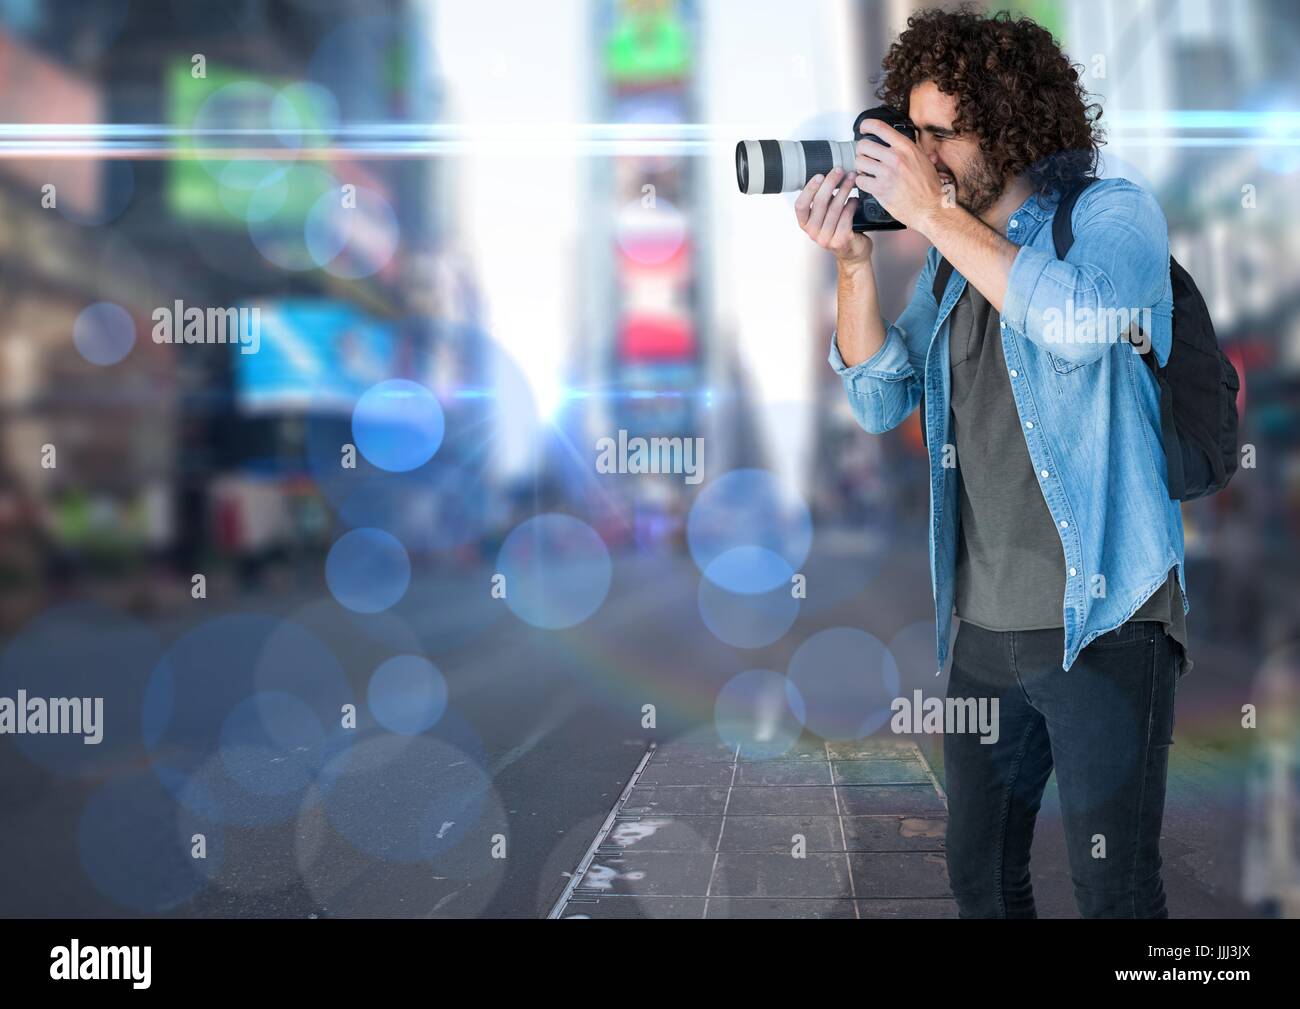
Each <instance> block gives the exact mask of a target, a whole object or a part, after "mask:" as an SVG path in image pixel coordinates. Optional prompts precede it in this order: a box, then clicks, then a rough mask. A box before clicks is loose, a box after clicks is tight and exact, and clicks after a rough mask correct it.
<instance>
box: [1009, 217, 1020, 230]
mask: <svg viewBox="0 0 1300 1009" xmlns="http://www.w3.org/2000/svg"><path fill="white" fill-rule="evenodd" d="M1011 226H1012V227H1013V228H1018V227H1020V222H1019V221H1017V220H1016V219H1015V218H1014V217H1013V218H1011Z"/></svg>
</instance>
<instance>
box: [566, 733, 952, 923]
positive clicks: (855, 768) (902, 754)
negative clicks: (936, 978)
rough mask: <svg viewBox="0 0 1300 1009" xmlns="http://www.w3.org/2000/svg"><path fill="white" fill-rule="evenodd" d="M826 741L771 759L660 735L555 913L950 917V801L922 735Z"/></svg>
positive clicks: (803, 742)
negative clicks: (930, 765)
mask: <svg viewBox="0 0 1300 1009" xmlns="http://www.w3.org/2000/svg"><path fill="white" fill-rule="evenodd" d="M830 752H831V754H833V759H832V760H830V761H829V762H828V758H827V747H826V745H825V744H823V743H822V742H821V741H819V740H814V739H811V738H809V739H803V740H800V741H799V743H798V744H797V745H796V747H795V748H794V749H792V750H791V751H790V752H789V753H787V754H784V755H782V756H781V757H779V758H777V759H765V758H764V757H762V756H760V755H759V753H758V750H757V749H756V748H755V749H751V750H750V751H749V753H748V754H746V752H745V748H743V747H742V748H741V752H740V755H739V756H738V757H736V759H735V760H733V759H732V758H733V756H735V751H734V750H733V749H729V748H727V747H725V746H722V745H718V746H712V745H710V744H708V743H707V741H695V740H684V741H677V742H672V743H668V744H665V745H664V747H662V748H660V749H658V750H656V752H655V753H653V754H651V757H650V760H649V761H647V763H646V766H645V767H644V768H643V770H642V773H641V776H640V778H639V779H638V781H637V782H636V784H635V785H634V786H633V787H632V789H631V791H630V793H629V795H628V797H627V800H626V801H625V802H624V803H623V804H622V805H621V806H620V807H619V808H618V809H617V810H616V815H615V818H614V820H613V824H612V826H611V828H610V830H609V832H608V834H606V835H605V836H604V837H603V838H601V840H600V847H599V848H598V849H597V851H596V853H595V855H594V857H593V860H592V863H591V865H590V866H589V868H588V870H587V872H586V873H585V874H584V876H583V878H582V880H581V881H579V882H578V884H577V885H576V887H575V889H574V890H573V891H572V893H570V894H569V899H568V903H567V904H566V905H565V906H563V907H562V908H560V909H559V911H558V916H559V917H591V918H655V917H662V918H699V917H705V916H707V917H710V918H746V917H748V918H755V917H757V918H823V917H834V918H854V917H859V918H918V917H955V916H956V906H955V904H954V903H953V901H952V894H951V891H950V888H949V883H948V874H947V864H946V860H945V855H944V849H945V844H946V832H947V809H946V807H945V804H944V801H943V797H942V795H941V794H940V793H939V792H938V791H937V790H936V788H935V786H934V783H933V781H932V780H931V778H930V777H929V775H928V774H927V773H926V765H925V763H924V761H923V758H922V757H921V754H920V751H919V750H918V749H917V747H916V746H915V745H914V744H912V743H911V742H907V741H898V740H893V739H871V740H862V741H856V742H853V743H836V744H831V747H830ZM832 781H833V782H834V784H832V783H831V782H832ZM796 835H800V836H802V838H803V839H804V842H805V845H806V846H805V847H804V848H802V849H801V854H802V857H795V856H794V855H793V854H792V853H791V849H792V846H793V844H794V841H793V838H794V837H795V836H796ZM846 847H847V854H846V853H845V848H846ZM706 898H707V900H706Z"/></svg>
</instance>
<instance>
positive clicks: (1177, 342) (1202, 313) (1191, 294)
mask: <svg viewBox="0 0 1300 1009" xmlns="http://www.w3.org/2000/svg"><path fill="white" fill-rule="evenodd" d="M1094 181H1096V180H1094V179H1088V180H1087V181H1086V182H1084V183H1083V185H1081V186H1077V187H1076V188H1074V189H1072V190H1071V191H1069V192H1067V193H1066V194H1065V196H1063V197H1062V198H1061V204H1060V206H1059V207H1057V209H1056V215H1055V217H1054V218H1053V219H1052V241H1053V243H1054V244H1055V245H1056V258H1057V259H1064V258H1065V254H1066V253H1067V252H1069V251H1070V246H1072V245H1073V244H1074V229H1073V227H1072V225H1071V221H1070V216H1071V214H1072V212H1073V211H1074V204H1075V203H1076V202H1077V201H1078V199H1079V194H1080V193H1082V192H1083V191H1084V189H1086V188H1087V187H1088V186H1089V185H1091V184H1092V183H1093V182H1094ZM951 274H952V264H951V263H949V262H948V261H947V260H946V259H940V261H939V268H938V270H937V271H936V272H935V277H934V300H935V301H936V302H938V301H942V300H943V292H944V289H945V288H946V287H947V286H948V278H949V276H951ZM1169 279H1170V283H1171V285H1172V287H1173V300H1174V306H1173V308H1174V314H1173V344H1172V346H1171V347H1170V350H1169V357H1168V359H1167V360H1166V362H1165V365H1164V367H1163V368H1162V367H1160V366H1159V365H1158V364H1157V363H1156V355H1155V352H1154V348H1148V350H1147V352H1146V353H1144V354H1143V355H1142V358H1143V360H1145V361H1146V363H1147V366H1148V367H1149V368H1150V369H1151V371H1152V373H1153V374H1154V375H1155V378H1156V384H1157V385H1158V386H1159V389H1160V428H1161V435H1162V437H1163V439H1164V444H1165V459H1166V461H1167V468H1168V476H1169V497H1170V499H1171V500H1173V501H1192V500H1195V499H1196V498H1200V497H1205V496H1207V495H1209V494H1213V493H1215V492H1216V491H1220V490H1223V488H1224V487H1225V486H1227V483H1228V481H1229V480H1230V479H1232V474H1233V473H1235V472H1236V471H1237V390H1238V389H1239V388H1240V380H1239V378H1238V377H1237V369H1236V368H1234V367H1233V366H1232V362H1231V361H1229V360H1228V357H1227V355H1226V354H1224V353H1223V351H1222V350H1220V349H1219V341H1218V339H1217V337H1215V335H1214V323H1213V322H1211V321H1210V312H1209V309H1207V308H1206V307H1205V299H1204V298H1203V297H1201V292H1200V291H1198V290H1197V289H1196V282H1195V281H1194V280H1192V278H1191V275H1190V274H1189V273H1188V272H1187V271H1186V270H1184V269H1183V268H1182V266H1181V265H1180V264H1179V263H1178V261H1177V260H1176V259H1174V258H1173V257H1172V256H1170V257H1169ZM921 435H922V438H924V437H925V397H924V395H922V398H921Z"/></svg>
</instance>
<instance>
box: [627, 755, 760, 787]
mask: <svg viewBox="0 0 1300 1009" xmlns="http://www.w3.org/2000/svg"><path fill="white" fill-rule="evenodd" d="M735 773H736V765H734V764H724V763H723V762H722V761H720V760H714V761H710V762H705V763H697V764H680V763H679V764H672V763H666V762H665V763H661V762H660V761H658V760H651V761H650V763H649V764H647V765H646V767H645V770H643V771H642V772H641V777H640V779H639V780H638V782H637V784H639V785H712V786H713V787H715V788H726V787H727V786H728V785H730V784H731V779H732V777H733V776H734V775H735Z"/></svg>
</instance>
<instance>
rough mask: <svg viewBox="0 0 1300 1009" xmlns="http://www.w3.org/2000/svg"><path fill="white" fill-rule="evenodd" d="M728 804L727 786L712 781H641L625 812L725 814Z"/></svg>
mask: <svg viewBox="0 0 1300 1009" xmlns="http://www.w3.org/2000/svg"><path fill="white" fill-rule="evenodd" d="M726 804H727V789H725V788H715V787H712V786H709V785H646V786H644V787H642V786H640V785H638V786H636V787H635V788H633V789H632V794H631V795H629V796H628V799H627V803H626V804H625V805H624V806H623V812H625V813H640V814H647V813H649V814H652V815H657V816H668V815H671V814H673V813H717V814H721V813H722V810H723V807H725V806H726Z"/></svg>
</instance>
